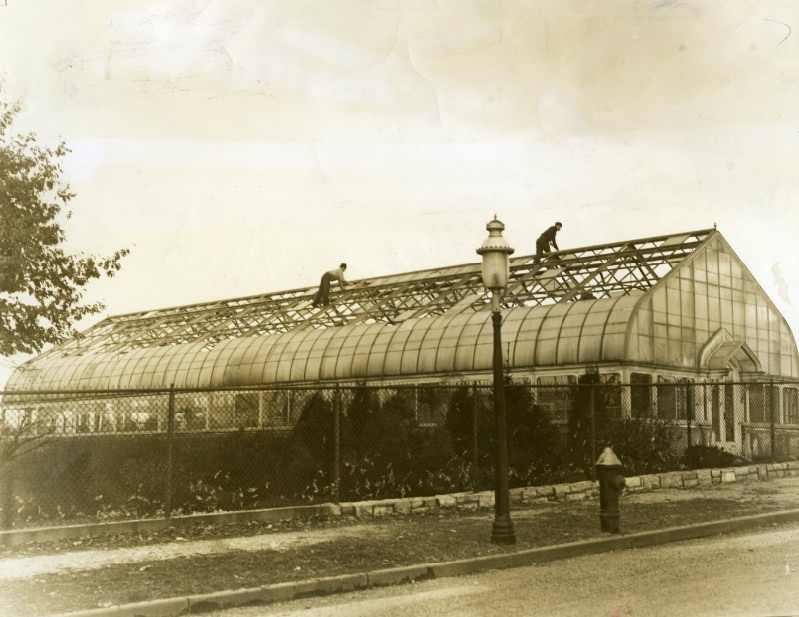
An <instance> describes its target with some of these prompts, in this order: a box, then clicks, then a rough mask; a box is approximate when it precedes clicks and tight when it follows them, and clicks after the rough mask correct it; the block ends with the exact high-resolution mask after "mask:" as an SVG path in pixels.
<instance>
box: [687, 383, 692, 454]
mask: <svg viewBox="0 0 799 617" xmlns="http://www.w3.org/2000/svg"><path fill="white" fill-rule="evenodd" d="M685 394H686V398H687V399H688V400H687V401H685V406H686V408H687V409H686V410H685V415H686V420H687V428H688V447H689V448H690V447H691V445H692V444H691V421H692V420H693V419H694V386H693V385H692V384H688V385H686V386H685Z"/></svg>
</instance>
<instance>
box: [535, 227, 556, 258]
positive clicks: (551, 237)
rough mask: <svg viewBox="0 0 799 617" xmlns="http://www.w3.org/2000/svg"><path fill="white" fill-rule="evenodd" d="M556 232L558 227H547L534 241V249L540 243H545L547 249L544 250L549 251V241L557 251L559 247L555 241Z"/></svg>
mask: <svg viewBox="0 0 799 617" xmlns="http://www.w3.org/2000/svg"><path fill="white" fill-rule="evenodd" d="M557 233H558V228H557V227H555V226H554V225H553V226H552V227H550V228H549V229H547V230H546V231H545V232H544V233H542V234H541V235H540V236H538V240H537V241H536V243H535V246H536V250H537V249H538V246H539V244H540V243H546V247H547V250H546V251H544V252H545V253H549V245H550V243H551V244H552V246H554V247H555V250H556V251H559V250H560V249H559V248H558V243H557V242H556V241H555V235H556V234H557Z"/></svg>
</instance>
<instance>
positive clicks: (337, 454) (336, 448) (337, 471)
mask: <svg viewBox="0 0 799 617" xmlns="http://www.w3.org/2000/svg"><path fill="white" fill-rule="evenodd" d="M340 407H341V405H340V404H339V386H338V384H336V389H335V390H334V392H333V495H332V497H333V503H338V502H339V501H340V500H341V490H340V483H341V409H340Z"/></svg>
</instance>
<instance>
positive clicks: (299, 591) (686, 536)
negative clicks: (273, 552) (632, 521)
mask: <svg viewBox="0 0 799 617" xmlns="http://www.w3.org/2000/svg"><path fill="white" fill-rule="evenodd" d="M792 522H799V509H796V510H783V511H779V512H770V513H767V514H756V515H752V516H744V517H739V518H734V519H724V520H720V521H712V522H709V523H699V524H696V525H687V526H684V527H669V528H667V529H660V530H657V531H642V532H638V533H633V534H630V535H619V536H614V537H608V538H597V539H593V540H587V541H583V542H571V543H568V544H558V545H555V546H544V547H539V548H532V549H526V550H522V551H518V552H513V553H505V554H501V555H488V556H482V557H476V558H473V559H462V560H458V561H449V562H441V563H430V564H417V565H410V566H399V567H396V568H385V569H380V570H374V571H371V572H365V573H357V574H344V575H340V576H329V577H324V578H316V579H309V580H306V581H294V582H288V583H275V584H271V585H263V586H261V587H253V588H248V589H233V590H228V591H217V592H213V593H208V594H198V595H193V596H190V597H187V598H165V599H161V600H153V601H150V602H138V603H136V604H125V605H119V606H112V607H108V608H97V609H90V610H85V611H77V612H71V613H62V614H61V615H60V616H54V617H178V616H181V615H186V614H187V613H200V612H205V611H211V610H222V609H227V608H238V607H244V606H253V605H260V604H271V603H274V602H281V601H287V600H294V599H299V598H307V597H311V596H322V595H330V594H335V593H344V592H348V591H356V590H360V589H368V588H373V587H379V586H386V585H401V584H406V583H413V582H415V581H420V580H425V579H433V578H445V577H450V576H460V575H464V574H475V573H478V572H484V571H487V570H496V569H504V568H512V567H519V566H529V565H534V564H539V563H547V562H551V561H559V560H563V559H573V558H575V557H582V556H586V555H595V554H599V553H606V552H611V551H618V550H626V549H637V548H645V547H650V546H657V545H660V544H667V543H669V542H680V541H684V540H691V539H698V538H706V537H710V536H716V535H721V534H726V533H733V532H736V531H745V530H750V529H756V528H758V527H764V526H768V525H777V524H780V523H792Z"/></svg>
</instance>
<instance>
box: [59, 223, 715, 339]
mask: <svg viewBox="0 0 799 617" xmlns="http://www.w3.org/2000/svg"><path fill="white" fill-rule="evenodd" d="M715 233H717V232H715V230H713V229H705V230H702V231H692V232H687V233H680V234H672V235H665V236H657V237H652V238H643V239H640V240H628V241H624V242H617V243H612V244H602V245H596V246H589V247H584V248H579V249H572V250H568V251H559V252H557V253H550V254H549V255H548V256H547V257H546V259H544V260H542V261H540V262H538V263H537V262H536V259H535V256H532V255H530V256H526V257H516V258H513V259H511V262H510V271H511V280H510V283H509V285H508V289H507V290H506V293H505V296H504V299H503V302H504V305H505V306H506V307H511V306H539V305H544V304H553V303H557V302H569V301H573V300H582V299H594V298H610V297H615V296H619V295H628V294H632V293H636V292H639V293H640V292H643V291H646V290H647V289H649V288H651V287H653V286H654V285H655V284H657V283H658V281H660V280H661V279H662V278H663V277H664V276H665V275H666V274H667V273H668V272H670V271H671V270H672V269H673V268H674V267H675V265H676V264H678V263H679V262H681V261H682V260H684V259H685V258H686V257H687V256H688V255H690V254H691V253H692V252H694V251H695V250H697V249H698V248H699V247H700V246H702V245H703V244H705V243H707V242H708V241H709V238H710V237H711V236H712V235H713V234H715ZM315 292H316V287H306V288H302V289H293V290H289V291H282V292H278V293H270V294H263V295H258V296H249V297H244V298H235V299H231V300H220V301H218V302H208V303H204V304H193V305H189V306H179V307H174V308H167V309H160V310H154V311H145V312H141V313H130V314H127V315H119V316H115V317H109V318H108V319H105V320H104V321H102V322H100V323H98V324H97V325H95V326H94V327H92V328H89V329H88V330H86V331H85V332H83V333H82V334H79V335H77V336H76V337H75V338H73V339H71V340H70V341H68V342H67V343H65V344H64V345H62V346H60V347H59V348H58V350H59V352H61V353H64V354H79V353H84V352H87V351H91V352H102V351H130V350H133V349H138V348H142V347H152V346H158V345H175V344H182V343H196V342H203V343H205V347H206V348H207V349H210V348H212V347H213V346H214V345H215V344H216V343H218V342H219V341H222V340H225V339H229V338H234V337H244V336H257V335H265V334H273V333H279V332H288V331H291V330H297V329H300V328H330V327H335V326H342V325H346V324H360V323H375V322H384V323H390V324H397V323H400V322H403V321H406V320H408V319H419V318H423V317H429V316H435V315H442V314H444V313H449V314H454V313H460V312H463V311H476V310H480V309H481V308H483V307H484V306H485V305H486V304H487V302H488V298H487V294H486V292H485V289H484V288H483V283H482V278H481V264H480V263H474V264H465V265H459V266H450V267H446V268H440V269H437V270H422V271H418V272H410V273H404V274H395V275H390V276H381V277H375V278H371V279H364V280H359V281H354V282H353V284H352V285H351V286H350V287H347V288H345V289H338V288H334V289H333V290H332V292H331V295H332V299H333V302H332V304H331V305H330V306H328V307H325V308H322V309H320V308H314V307H312V306H311V301H312V299H313V296H314V293H315Z"/></svg>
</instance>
